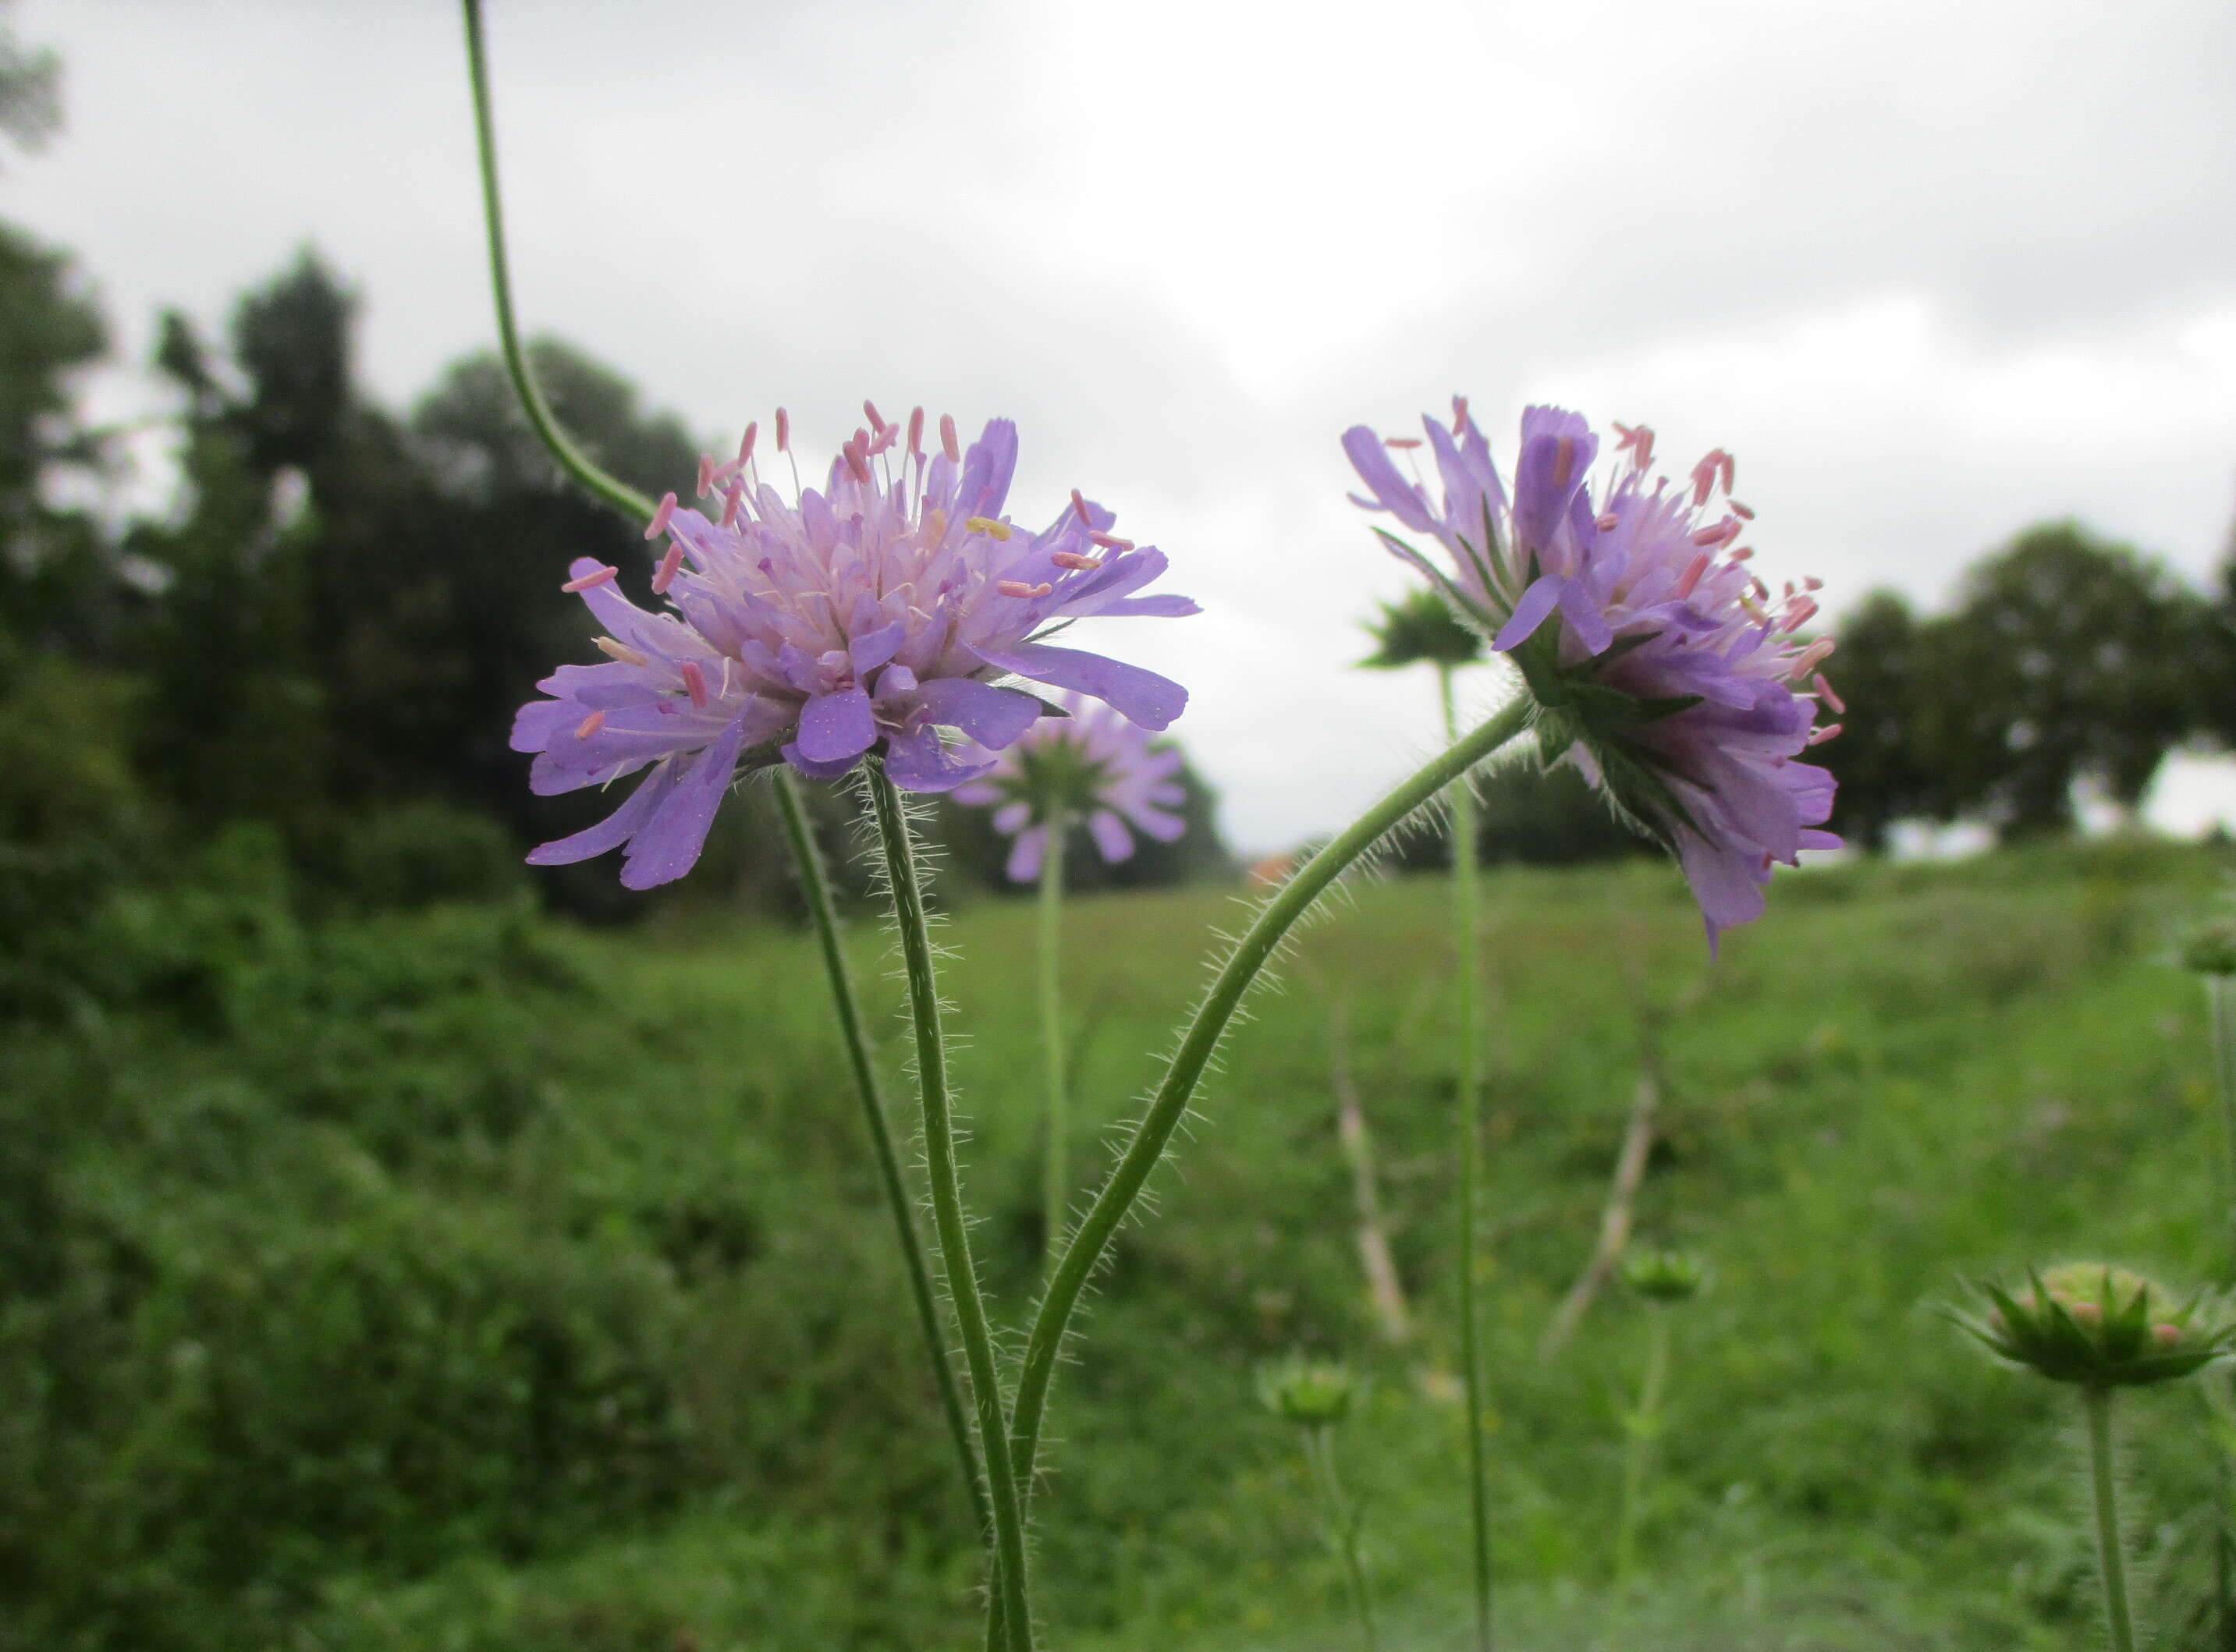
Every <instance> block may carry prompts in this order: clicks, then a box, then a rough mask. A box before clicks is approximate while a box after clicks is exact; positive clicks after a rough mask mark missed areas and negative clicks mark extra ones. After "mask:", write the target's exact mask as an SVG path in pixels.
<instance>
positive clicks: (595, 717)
mask: <svg viewBox="0 0 2236 1652" xmlns="http://www.w3.org/2000/svg"><path fill="white" fill-rule="evenodd" d="M605 726H606V714H605V713H604V712H603V711H593V712H591V713H590V714H589V716H588V717H586V718H583V719H582V721H581V722H580V723H577V724H575V738H576V739H578V740H587V739H589V737H591V736H592V735H594V734H595V733H596V732H597V731H599V730H600V729H602V728H603V727H605Z"/></svg>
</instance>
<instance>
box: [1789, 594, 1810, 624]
mask: <svg viewBox="0 0 2236 1652" xmlns="http://www.w3.org/2000/svg"><path fill="white" fill-rule="evenodd" d="M1816 617H1817V605H1816V604H1815V603H1814V602H1812V601H1811V600H1809V599H1808V598H1807V597H1804V598H1802V599H1801V600H1800V601H1799V602H1797V603H1795V604H1794V605H1793V606H1792V607H1790V608H1788V609H1787V610H1786V629H1787V630H1788V631H1799V630H1800V629H1801V627H1802V626H1805V625H1807V624H1808V623H1809V622H1810V621H1811V620H1813V619H1815V618H1816Z"/></svg>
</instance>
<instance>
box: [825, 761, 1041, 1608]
mask: <svg viewBox="0 0 2236 1652" xmlns="http://www.w3.org/2000/svg"><path fill="white" fill-rule="evenodd" d="M865 774H866V776H867V777H868V790H869V793H870V807H871V811H872V812H873V813H874V814H875V815H876V816H877V821H878V842H879V844H880V845H881V846H882V847H883V849H884V850H885V877H886V881H887V882H888V883H889V884H890V885H891V895H892V901H893V921H894V925H895V927H896V928H898V930H899V931H900V942H901V960H902V963H903V965H904V967H905V969H906V971H907V974H908V993H909V1018H910V1019H911V1022H912V1023H913V1024H914V1026H915V1032H916V1061H917V1094H918V1096H919V1098H920V1099H921V1100H922V1102H923V1104H924V1163H925V1167H926V1169H927V1170H929V1171H930V1173H931V1212H932V1228H933V1231H934V1233H935V1234H936V1235H937V1237H938V1240H939V1258H940V1263H941V1266H942V1268H943V1269H944V1273H945V1276H946V1280H947V1295H948V1300H949V1301H950V1302H951V1303H952V1304H953V1305H954V1308H955V1323H956V1329H957V1333H958V1334H960V1335H961V1337H962V1340H963V1362H964V1364H965V1366H966V1367H968V1369H969V1371H970V1395H971V1401H972V1405H973V1406H974V1408H975V1410H976V1412H977V1419H978V1438H979V1441H980V1443H981V1445H982V1446H983V1449H984V1451H985V1453H986V1482H987V1491H988V1493H989V1496H990V1499H991V1502H992V1504H993V1534H992V1535H993V1538H994V1542H993V1546H992V1550H991V1552H990V1554H989V1555H988V1557H987V1558H988V1561H989V1564H990V1570H991V1572H992V1583H993V1590H992V1593H991V1596H990V1606H989V1611H990V1615H992V1614H998V1616H999V1617H1000V1619H1001V1621H1002V1623H1003V1633H1004V1634H1005V1636H1006V1637H1007V1641H1008V1644H1009V1649H1010V1652H1031V1648H1032V1612H1031V1609H1030V1605H1029V1590H1028V1589H1027V1586H1026V1574H1025V1529H1024V1516H1023V1508H1022V1506H1021V1499H1020V1498H1019V1496H1018V1491H1017V1478H1016V1474H1015V1473H1014V1472H1012V1470H1011V1467H1010V1462H1009V1436H1008V1433H1007V1432H1006V1430H1005V1426H1004V1425H1005V1419H1004V1418H1003V1414H1002V1388H1001V1380H1000V1378H999V1376H998V1375H997V1374H996V1369H995V1364H994V1339H993V1334H992V1332H991V1330H990V1328H989V1326H988V1323H987V1317H986V1303H985V1299H984V1298H983V1296H981V1295H980V1294H979V1290H978V1269H977V1264H976V1263H975V1262H973V1261H972V1260H971V1256H970V1221H969V1219H968V1218H967V1217H966V1216H964V1215H963V1186H962V1178H961V1175H960V1173H959V1171H958V1170H957V1164H956V1157H955V1119H954V1115H953V1111H952V1108H951V1102H950V1096H949V1093H948V1087H947V1039H946V1036H945V1034H944V1033H943V1032H942V1030H941V1027H940V1003H939V981H938V977H937V973H936V971H935V970H934V967H933V963H932V952H931V925H930V921H929V920H928V919H927V917H926V915H925V913H924V888H923V885H922V883H921V882H919V881H918V879H917V869H916V845H915V841H914V837H913V836H912V834H911V829H910V827H909V823H908V816H907V814H906V813H905V812H904V810H903V808H902V806H901V799H900V794H899V793H898V791H896V790H894V789H893V783H892V780H891V777H889V776H888V775H887V774H886V773H885V765H884V764H881V763H879V762H878V760H877V759H876V758H874V757H872V758H871V759H869V760H868V762H867V763H866V764H865Z"/></svg>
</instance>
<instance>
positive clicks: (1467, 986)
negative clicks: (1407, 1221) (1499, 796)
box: [1437, 665, 1491, 1652]
mask: <svg viewBox="0 0 2236 1652" xmlns="http://www.w3.org/2000/svg"><path fill="white" fill-rule="evenodd" d="M1437 688H1438V690H1439V692H1440V693H1441V695H1442V697H1443V699H1444V738H1445V740H1446V741H1448V742H1453V741H1457V740H1458V738H1459V712H1458V710H1457V706H1456V705H1454V704H1453V698H1452V668H1451V667H1450V665H1438V666H1437ZM1447 795H1448V796H1449V797H1450V801H1451V815H1452V902H1453V906H1454V908H1456V910H1455V912H1454V914H1453V921H1454V922H1455V923H1456V925H1457V943H1458V944H1457V953H1458V960H1457V968H1456V969H1455V970H1454V972H1453V973H1454V974H1455V975H1457V978H1458V987H1459V1073H1458V1078H1459V1104H1460V1105H1459V1150H1460V1155H1459V1157H1460V1165H1459V1170H1460V1211H1459V1235H1458V1249H1459V1255H1458V1257H1457V1261H1458V1264H1459V1275H1460V1278H1459V1284H1460V1392H1461V1394H1462V1395H1463V1400H1464V1402H1465V1404H1466V1406H1467V1456H1468V1464H1467V1466H1468V1519H1469V1528H1470V1537H1471V1539H1472V1543H1473V1547H1472V1550H1471V1551H1470V1558H1471V1559H1472V1561H1473V1564H1474V1568H1475V1643H1476V1652H1491V1616H1490V1474H1489V1471H1488V1468H1487V1466H1486V1465H1485V1463H1484V1460H1483V1353H1482V1349H1481V1348H1480V1347H1479V1346H1478V1344H1477V1341H1476V1325H1477V1316H1476V1301H1475V1284H1476V1249H1477V1247H1478V1244H1479V1238H1478V1233H1477V1227H1476V1186H1477V1183H1478V1182H1479V1181H1480V1179H1481V1176H1482V1155H1483V1079H1482V1074H1481V1072H1480V1071H1479V1068H1480V1065H1481V1062H1480V1058H1479V1056H1478V1055H1477V1053H1476V1051H1477V1043H1478V1040H1477V1039H1476V1011H1477V1001H1476V1000H1477V989H1478V983H1479V981H1480V979H1481V976H1482V973H1483V971H1482V965H1481V962H1480V954H1481V950H1482V918H1481V914H1480V912H1479V910H1478V908H1479V905H1480V901H1479V898H1478V896H1477V895H1476V808H1475V787H1474V786H1473V785H1472V784H1471V783H1470V780H1469V777H1467V776H1466V775H1464V774H1463V775H1461V776H1460V777H1459V778H1458V779H1457V780H1455V781H1454V782H1452V783H1451V785H1450V788H1449V789H1448V792H1447Z"/></svg>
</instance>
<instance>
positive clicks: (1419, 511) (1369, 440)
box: [1343, 424, 1436, 534]
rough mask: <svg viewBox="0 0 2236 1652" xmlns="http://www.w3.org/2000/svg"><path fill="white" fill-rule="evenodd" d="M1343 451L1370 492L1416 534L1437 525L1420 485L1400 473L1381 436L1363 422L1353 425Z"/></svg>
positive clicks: (1347, 435) (1428, 530)
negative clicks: (1409, 480)
mask: <svg viewBox="0 0 2236 1652" xmlns="http://www.w3.org/2000/svg"><path fill="white" fill-rule="evenodd" d="M1343 450H1344V452H1345V453H1346V454H1347V455H1349V456H1350V458H1351V469H1354V470H1356V471H1358V479H1359V480H1360V481H1361V482H1365V484H1366V487H1367V491H1368V492H1370V493H1371V494H1372V495H1374V498H1375V502H1376V503H1377V504H1378V505H1380V506H1381V507H1382V508H1383V509H1384V510H1386V511H1388V512H1389V513H1390V514H1391V515H1393V516H1395V517H1396V518H1397V519H1398V521H1401V522H1403V523H1404V524H1405V526H1406V527H1408V528H1411V529H1412V530H1413V531H1414V532H1415V533H1417V534H1426V533H1429V532H1430V531H1432V530H1433V529H1434V528H1435V527H1436V521H1435V519H1434V518H1433V517H1431V516H1430V515H1429V505H1428V502H1427V501H1426V500H1425V499H1424V498H1423V497H1422V496H1421V490H1420V489H1419V488H1416V487H1415V486H1414V485H1413V484H1412V483H1411V482H1408V481H1406V480H1405V478H1404V476H1403V475H1399V474H1398V467H1397V466H1396V465H1394V464H1392V463H1391V461H1390V450H1389V449H1387V448H1385V447H1384V446H1383V445H1382V438H1381V437H1380V436H1377V435H1375V434H1374V432H1373V431H1371V430H1370V429H1367V428H1366V427H1365V425H1363V424H1354V425H1352V426H1351V429H1348V430H1345V432H1344V433H1343Z"/></svg>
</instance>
